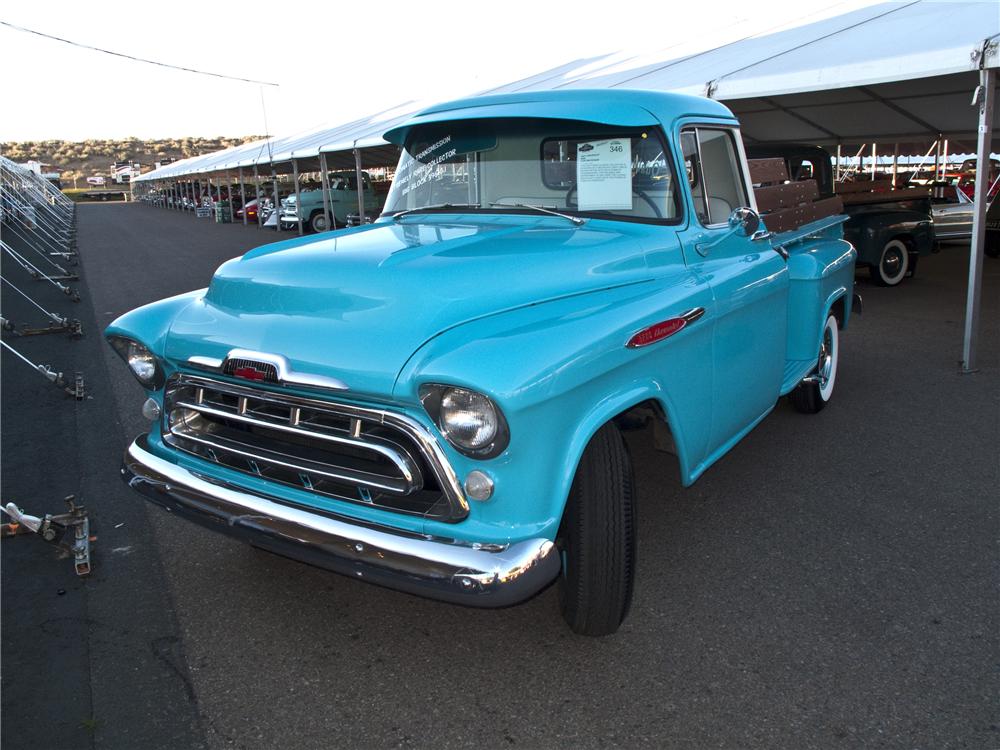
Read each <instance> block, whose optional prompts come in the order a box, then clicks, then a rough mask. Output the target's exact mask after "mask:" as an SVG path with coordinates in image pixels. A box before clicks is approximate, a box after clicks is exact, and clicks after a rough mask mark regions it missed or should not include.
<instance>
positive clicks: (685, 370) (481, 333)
mask: <svg viewBox="0 0 1000 750" xmlns="http://www.w3.org/2000/svg"><path fill="white" fill-rule="evenodd" d="M698 306H701V307H705V308H707V309H711V291H710V290H709V288H708V287H707V284H704V283H703V282H701V283H700V282H697V281H695V280H694V279H692V278H690V277H689V276H687V275H686V273H678V275H677V276H676V277H675V278H673V279H666V280H665V279H658V280H655V281H646V282H640V283H636V284H631V285H628V286H624V287H619V288H616V289H610V290H604V291H600V292H594V293H590V294H581V295H577V296H574V297H569V298H564V299H561V300H557V301H554V302H549V303H545V304H542V305H535V306H531V307H527V308H522V309H519V310H514V311H511V312H508V313H504V314H500V315H496V316H492V317H489V318H484V319H481V320H478V321H473V322H470V323H467V324H465V325H462V326H459V327H457V328H455V329H452V330H450V331H446V332H445V333H443V334H441V335H439V336H438V337H436V338H434V339H432V340H431V341H430V342H428V343H426V344H425V345H424V346H423V347H422V348H421V349H420V350H419V351H418V352H417V353H416V354H415V355H414V356H413V357H412V358H411V359H410V361H409V362H408V363H407V364H406V365H405V366H404V368H403V369H402V371H401V372H400V375H399V377H398V379H397V382H396V386H395V389H394V394H393V396H394V400H397V401H403V402H408V403H411V404H414V405H416V404H418V403H419V399H418V389H419V387H420V385H422V384H424V383H441V384H447V385H458V386H465V387H468V388H472V389H475V390H478V391H480V392H482V393H485V394H487V395H488V396H490V397H491V398H492V399H493V400H494V401H495V402H496V403H497V404H498V405H499V406H500V408H501V409H502V410H503V412H504V415H505V416H506V418H507V422H508V425H509V427H510V434H511V440H510V445H509V446H508V448H507V449H506V450H505V451H504V452H503V453H502V454H500V455H499V456H497V457H496V458H493V459H489V460H485V461H484V460H476V459H471V458H467V457H465V456H463V455H461V454H460V453H458V452H457V451H455V450H453V449H452V448H451V447H450V446H448V447H447V451H448V452H449V458H450V459H451V460H452V463H453V466H454V467H455V469H456V471H457V472H458V474H459V476H465V475H466V474H467V473H468V472H469V471H471V470H472V469H480V470H483V471H486V472H487V473H489V474H490V475H491V476H492V478H493V480H494V483H495V489H494V495H493V497H492V498H491V499H490V500H489V501H488V502H486V503H472V509H471V511H470V517H469V518H468V519H467V520H466V521H465V522H463V526H464V525H467V524H469V525H471V526H473V527H475V526H476V525H477V524H482V525H483V528H481V529H479V530H477V532H476V533H478V534H480V536H482V535H483V534H487V535H489V534H488V532H489V530H490V529H492V530H493V534H494V535H495V534H496V533H497V530H498V529H503V530H504V531H505V532H506V533H507V534H508V535H509V536H508V539H509V541H517V540H520V539H528V538H533V537H539V536H544V537H547V538H549V539H553V538H555V534H556V532H557V531H558V528H559V522H560V520H561V517H562V512H563V507H564V504H565V501H566V497H567V495H568V493H569V489H570V485H571V484H572V481H573V475H574V474H575V472H576V467H577V464H578V463H579V460H580V457H581V455H582V454H583V451H584V449H585V448H586V445H587V443H588V442H589V441H590V438H591V437H592V436H593V434H594V433H595V432H596V431H597V430H598V429H599V428H600V426H601V425H602V424H604V423H605V422H607V421H608V420H609V419H611V418H612V417H613V416H615V415H616V414H619V413H620V412H622V411H625V410H626V409H628V408H630V407H631V406H634V405H635V404H637V403H640V402H643V401H646V400H650V399H652V400H655V401H656V402H657V403H659V404H660V405H661V406H662V408H663V410H664V412H665V413H666V415H667V418H668V420H669V422H670V426H671V430H672V431H673V436H674V440H675V443H676V445H677V453H678V459H679V462H680V467H681V480H682V482H684V483H685V484H687V483H689V482H690V481H693V476H692V467H695V466H697V465H698V464H699V463H701V461H702V460H703V459H704V457H705V451H706V447H707V445H708V440H709V436H710V427H711V408H710V404H711V369H710V368H711V347H712V344H711V338H712V325H711V320H710V317H711V316H710V315H706V316H705V317H704V318H702V320H700V321H698V322H697V323H696V324H693V325H692V326H691V327H690V328H685V329H682V330H681V331H680V332H679V333H677V334H675V335H674V336H672V337H670V338H668V339H666V340H663V341H660V342H658V343H657V344H653V345H651V346H648V347H645V348H641V349H629V348H627V347H626V346H625V344H626V342H627V341H628V340H629V338H630V337H631V335H632V334H634V333H635V332H636V331H638V330H640V329H642V328H645V327H647V326H649V325H651V324H652V323H655V322H659V321H661V320H664V319H665V318H669V317H672V316H674V315H677V314H679V313H680V312H682V311H684V310H689V309H691V308H692V307H698ZM441 440H442V444H445V442H444V440H443V438H442V439H441ZM665 460H667V459H665Z"/></svg>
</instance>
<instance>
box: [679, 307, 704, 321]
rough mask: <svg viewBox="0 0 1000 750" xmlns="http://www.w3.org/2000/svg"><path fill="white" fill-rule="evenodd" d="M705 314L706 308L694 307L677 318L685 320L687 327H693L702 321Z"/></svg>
mask: <svg viewBox="0 0 1000 750" xmlns="http://www.w3.org/2000/svg"><path fill="white" fill-rule="evenodd" d="M704 314H705V308H704V307H693V308H691V309H690V310H688V311H687V312H683V313H681V314H680V315H678V316H677V317H678V318H682V319H683V320H684V324H685V325H691V324H692V323H694V322H695V321H696V320H701V317H702V316H703V315H704Z"/></svg>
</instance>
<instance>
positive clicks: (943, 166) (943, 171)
mask: <svg viewBox="0 0 1000 750" xmlns="http://www.w3.org/2000/svg"><path fill="white" fill-rule="evenodd" d="M943 153H944V157H943V158H942V159H941V179H942V180H947V179H948V139H947V138H945V139H944V149H943Z"/></svg>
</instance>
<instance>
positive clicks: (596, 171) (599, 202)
mask: <svg viewBox="0 0 1000 750" xmlns="http://www.w3.org/2000/svg"><path fill="white" fill-rule="evenodd" d="M576 186H577V201H578V203H579V208H580V210H581V211H602V210H614V209H629V208H632V141H631V139H629V138H612V139H609V140H606V141H589V142H587V143H580V144H577V147H576Z"/></svg>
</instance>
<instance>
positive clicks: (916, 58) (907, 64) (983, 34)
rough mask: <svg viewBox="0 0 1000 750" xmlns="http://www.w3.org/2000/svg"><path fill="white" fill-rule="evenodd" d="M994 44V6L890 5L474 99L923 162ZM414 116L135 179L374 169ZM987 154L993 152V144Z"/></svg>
mask: <svg viewBox="0 0 1000 750" xmlns="http://www.w3.org/2000/svg"><path fill="white" fill-rule="evenodd" d="M998 37H1000V13H998V12H997V4H996V1H995V0H987V1H986V2H975V1H958V2H936V1H934V0H914V1H913V2H889V3H882V4H879V5H873V6H869V7H866V8H861V9H860V10H856V11H853V12H851V13H847V14H844V15H841V16H836V17H833V18H827V19H824V20H822V21H818V22H816V23H812V24H808V25H805V26H800V27H796V28H792V29H787V30H785V31H779V32H777V33H774V34H768V35H763V36H757V37H748V38H746V39H741V40H738V41H734V42H731V43H728V44H724V45H722V46H719V47H716V48H714V49H710V50H705V51H701V52H696V53H693V54H688V55H684V56H681V57H675V58H670V57H666V56H664V57H663V58H662V59H658V58H657V56H655V55H652V56H650V55H647V56H642V57H633V58H625V57H623V55H622V54H620V53H619V54H614V55H606V56H598V57H592V58H587V59H582V60H576V61H573V62H571V63H567V64H565V65H562V66H559V67H557V68H552V69H551V70H547V71H542V72H540V73H538V74H536V75H534V76H531V77H529V78H526V79H522V80H520V81H515V82H512V83H510V84H506V85H504V86H500V87H497V88H494V89H491V90H490V91H489V92H483V93H505V92H515V91H530V90H542V89H561V88H598V89H615V88H636V89H654V90H660V91H678V92H681V93H688V94H699V95H702V96H706V95H708V96H711V97H712V98H714V99H717V100H719V101H722V102H724V103H725V104H727V105H728V106H729V107H730V108H731V109H732V110H733V111H734V112H735V113H736V114H737V115H738V116H739V118H740V121H741V123H742V129H743V133H744V135H745V136H746V137H747V139H748V140H752V141H761V142H766V141H771V142H774V141H802V142H808V143H816V144H821V145H833V144H836V143H842V144H858V143H866V142H868V143H870V142H872V141H876V142H879V143H884V144H887V145H889V144H894V143H900V144H901V152H902V153H904V155H905V154H922V153H924V152H925V151H926V149H927V147H928V146H929V145H930V144H931V142H933V141H934V140H935V139H936V138H937V137H938V135H939V134H941V135H943V136H944V137H946V138H949V139H952V140H958V141H963V142H965V143H967V144H969V145H971V144H973V143H974V142H975V139H976V129H977V125H978V112H977V109H976V108H975V107H973V106H971V104H970V102H971V98H972V92H973V90H974V89H975V88H976V86H977V85H978V82H979V77H978V73H977V70H978V69H979V67H980V64H979V59H978V57H977V53H978V52H979V51H981V50H982V49H983V46H984V41H986V40H993V42H994V44H993V45H992V47H990V48H989V49H990V52H989V53H988V54H987V59H986V60H985V63H984V67H991V68H995V67H998V64H1000V63H998V56H997V52H996V44H995V42H996V40H997V38H998ZM420 109H422V107H419V106H417V105H416V104H415V103H413V102H410V103H407V104H403V105H400V106H398V107H395V108H392V109H388V110H385V111H383V112H380V113H378V114H375V115H372V116H371V117H365V118H361V119H359V120H355V121H353V122H349V123H344V124H342V125H337V126H335V127H324V128H316V129H314V130H311V131H307V132H304V133H298V134H295V135H292V136H287V137H284V138H272V139H270V140H269V141H258V142H256V143H252V144H244V145H243V146H238V147H236V148H235V149H227V150H226V151H223V152H218V153H216V154H207V155H205V156H200V157H194V158H191V159H185V160H183V161H179V162H175V163H173V164H168V165H166V166H165V167H162V168H160V169H158V170H154V171H152V172H148V173H147V174H144V175H141V176H140V177H139V178H138V180H156V179H164V178H174V177H180V176H187V175H193V174H198V173H204V172H207V171H218V170H225V169H227V168H228V169H230V170H235V169H236V168H237V167H238V166H243V167H244V169H246V168H248V167H249V168H251V169H252V167H253V165H254V164H257V165H258V167H259V169H260V171H261V172H264V171H267V172H268V173H270V171H271V167H270V165H271V163H272V162H288V161H289V160H290V159H291V158H293V157H295V158H312V157H316V156H318V154H319V153H321V152H322V153H325V154H327V160H328V163H330V164H331V166H332V165H333V164H334V163H336V165H337V166H338V167H340V166H344V167H346V166H348V162H349V163H350V165H351V166H353V155H352V154H351V151H352V150H353V149H354V148H360V149H365V150H366V153H365V157H364V160H365V164H370V162H369V161H368V159H369V153H368V151H369V150H370V149H376V151H374V152H373V153H371V154H370V155H371V156H372V157H374V158H375V159H377V160H378V161H379V162H380V163H379V166H381V165H382V162H384V160H385V159H387V158H388V157H389V156H390V154H391V151H390V150H387V149H386V146H387V144H386V142H385V140H384V139H383V138H382V137H381V136H382V133H384V132H386V131H388V130H389V129H391V128H392V127H393V126H395V125H396V124H398V123H400V122H402V121H403V120H405V119H407V118H408V117H410V116H411V115H412V114H414V113H415V112H417V111H419V110H420ZM998 114H1000V113H998ZM998 119H1000V118H998ZM993 148H994V149H997V148H1000V138H997V137H994V139H993ZM953 152H954V149H953ZM394 163H395V162H394V161H393V162H392V164H394ZM371 165H372V166H374V165H375V164H374V163H371ZM278 166H279V165H277V164H275V167H278ZM281 171H282V172H285V171H291V167H290V165H288V169H284V168H283V167H282V168H281Z"/></svg>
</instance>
